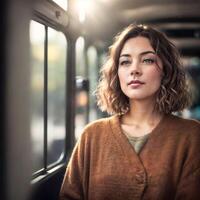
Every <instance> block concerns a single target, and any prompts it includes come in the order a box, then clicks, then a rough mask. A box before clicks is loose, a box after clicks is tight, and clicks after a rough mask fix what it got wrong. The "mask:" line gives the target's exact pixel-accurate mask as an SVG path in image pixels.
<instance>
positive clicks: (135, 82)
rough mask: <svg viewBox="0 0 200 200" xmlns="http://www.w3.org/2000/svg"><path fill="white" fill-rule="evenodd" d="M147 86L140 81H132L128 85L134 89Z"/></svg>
mask: <svg viewBox="0 0 200 200" xmlns="http://www.w3.org/2000/svg"><path fill="white" fill-rule="evenodd" d="M143 84H145V83H144V82H142V81H139V80H132V81H130V82H129V83H128V85H130V86H131V87H133V88H138V87H139V86H141V85H143Z"/></svg>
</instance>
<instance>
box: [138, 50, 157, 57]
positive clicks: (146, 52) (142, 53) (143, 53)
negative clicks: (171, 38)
mask: <svg viewBox="0 0 200 200" xmlns="http://www.w3.org/2000/svg"><path fill="white" fill-rule="evenodd" d="M149 53H152V54H156V52H154V51H144V52H141V53H140V55H142V56H143V55H145V54H149Z"/></svg>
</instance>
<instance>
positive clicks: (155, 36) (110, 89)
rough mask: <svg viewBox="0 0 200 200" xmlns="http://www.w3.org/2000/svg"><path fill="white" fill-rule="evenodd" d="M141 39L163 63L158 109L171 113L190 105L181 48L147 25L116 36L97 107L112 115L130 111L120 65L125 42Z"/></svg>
mask: <svg viewBox="0 0 200 200" xmlns="http://www.w3.org/2000/svg"><path fill="white" fill-rule="evenodd" d="M137 36H142V37H145V38H147V39H148V40H149V41H150V44H151V46H152V48H153V49H154V50H155V52H156V54H157V55H158V56H159V58H160V59H161V60H162V63H163V78H162V80H161V86H160V88H159V91H158V92H157V98H156V103H155V109H156V110H157V111H158V112H160V113H171V112H176V111H181V110H183V109H184V108H186V107H187V106H189V104H190V98H189V96H190V95H189V93H188V87H187V84H186V74H185V71H184V68H183V66H182V65H181V64H180V55H179V52H178V50H177V48H176V47H175V46H174V44H173V43H171V42H170V41H169V40H168V38H167V37H166V35H165V34H164V33H161V32H160V31H158V30H156V29H154V28H152V27H148V26H146V25H133V24H131V25H129V26H128V27H127V28H125V29H124V30H123V31H122V32H121V33H120V34H118V35H117V36H116V37H115V40H114V43H113V45H112V46H111V47H110V49H109V56H108V60H107V62H106V63H105V64H104V65H103V67H102V68H101V71H100V79H99V83H98V86H97V90H96V97H97V105H98V106H99V107H100V109H101V110H102V111H107V112H108V113H109V114H123V113H126V112H127V111H128V110H129V99H128V97H127V96H126V95H125V94H124V93H123V92H122V90H121V88H120V83H119V77H118V65H119V57H120V53H121V50H122V48H123V46H124V44H125V42H126V41H127V40H128V39H130V38H135V37H137Z"/></svg>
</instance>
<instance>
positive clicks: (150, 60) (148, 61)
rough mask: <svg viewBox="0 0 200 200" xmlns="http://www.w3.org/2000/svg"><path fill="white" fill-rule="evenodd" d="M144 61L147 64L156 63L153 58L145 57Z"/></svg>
mask: <svg viewBox="0 0 200 200" xmlns="http://www.w3.org/2000/svg"><path fill="white" fill-rule="evenodd" d="M142 62H143V63H146V64H153V63H155V60H154V59H152V58H146V59H143V61H142Z"/></svg>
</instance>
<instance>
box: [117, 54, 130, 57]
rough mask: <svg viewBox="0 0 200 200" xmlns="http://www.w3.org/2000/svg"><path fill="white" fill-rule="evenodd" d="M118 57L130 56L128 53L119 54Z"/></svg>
mask: <svg viewBox="0 0 200 200" xmlns="http://www.w3.org/2000/svg"><path fill="white" fill-rule="evenodd" d="M120 57H131V56H130V55H129V54H121V55H120Z"/></svg>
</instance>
